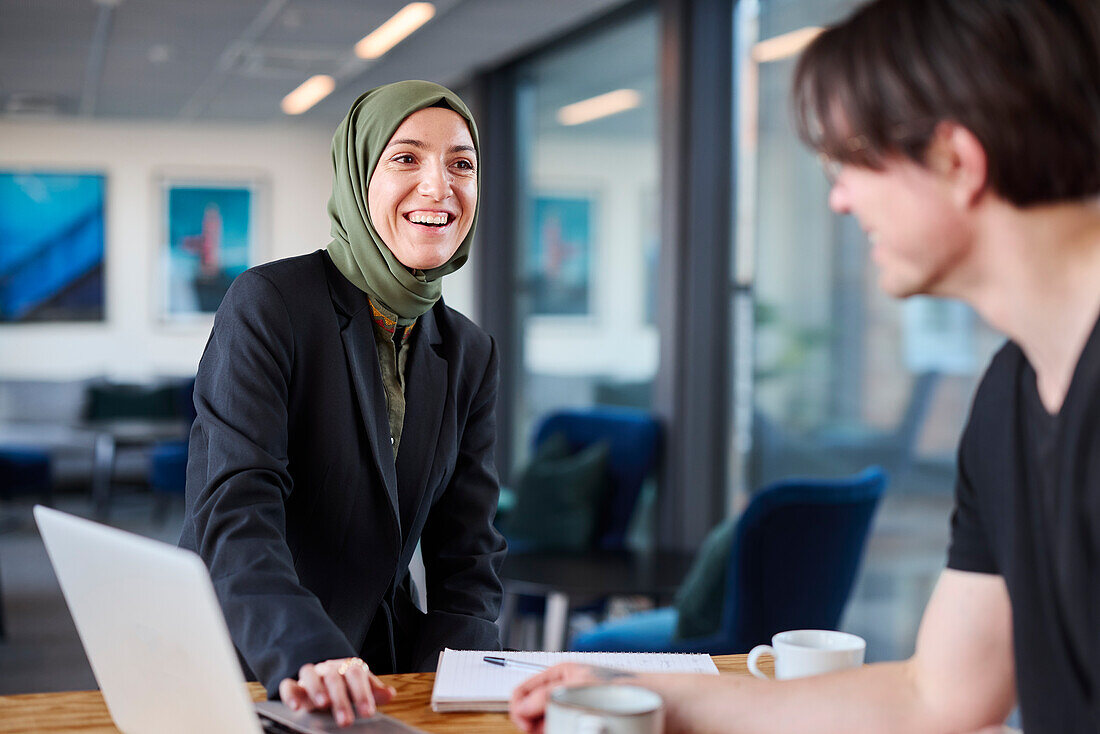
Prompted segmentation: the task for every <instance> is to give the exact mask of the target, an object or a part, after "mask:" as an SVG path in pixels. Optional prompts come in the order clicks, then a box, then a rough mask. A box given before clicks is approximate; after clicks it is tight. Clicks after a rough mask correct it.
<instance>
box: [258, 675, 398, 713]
mask: <svg viewBox="0 0 1100 734" xmlns="http://www.w3.org/2000/svg"><path fill="white" fill-rule="evenodd" d="M396 693H397V692H396V691H395V690H394V689H393V688H392V687H390V686H387V685H386V684H385V683H383V682H382V680H381V679H380V678H379V677H378V676H376V675H375V674H374V673H372V672H370V669H369V668H368V667H367V664H366V663H365V662H363V661H362V660H360V659H359V658H338V659H336V660H326V661H324V662H323V663H317V664H315V665H314V664H310V663H307V664H306V665H303V666H302V667H301V669H300V670H299V671H298V680H294V679H293V678H283V680H282V682H281V683H279V698H281V699H282V701H283V703H284V704H286V705H287V706H289V707H290V708H292V709H294V710H295V711H300V710H305V711H323V710H325V709H329V708H331V709H332V715H333V717H334V718H335V719H336V723H337V724H339V725H340V726H348V725H350V724H351V723H352V722H353V721H355V713H354V711H353V709H352V707H353V706H354V710H355V711H358V712H359V715H360V716H373V715H374V712H375V706H376V704H387V703H389V702H390V701H392V700H393V697H394V696H395V695H396Z"/></svg>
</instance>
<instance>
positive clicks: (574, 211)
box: [526, 194, 596, 316]
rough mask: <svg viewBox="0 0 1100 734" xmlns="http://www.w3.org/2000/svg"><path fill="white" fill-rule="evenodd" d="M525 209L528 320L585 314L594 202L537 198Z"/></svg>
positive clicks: (577, 197)
mask: <svg viewBox="0 0 1100 734" xmlns="http://www.w3.org/2000/svg"><path fill="white" fill-rule="evenodd" d="M531 205H532V209H531V220H530V222H531V225H530V226H531V231H530V233H529V236H528V238H527V242H528V243H529V248H530V249H529V251H528V252H527V259H526V262H527V283H528V287H529V293H530V296H531V301H530V303H531V315H534V316H587V315H589V314H590V313H591V312H592V306H593V304H592V287H591V286H592V261H593V252H592V244H593V243H592V228H593V222H594V221H595V220H594V216H595V208H596V206H595V201H594V198H593V197H590V196H580V195H571V196H556V195H547V194H540V195H537V196H535V197H534V200H533V201H532V202H531Z"/></svg>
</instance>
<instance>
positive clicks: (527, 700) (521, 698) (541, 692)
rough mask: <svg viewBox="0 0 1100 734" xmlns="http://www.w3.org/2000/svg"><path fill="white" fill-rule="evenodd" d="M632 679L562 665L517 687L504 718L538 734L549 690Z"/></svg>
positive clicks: (606, 670) (617, 673)
mask: <svg viewBox="0 0 1100 734" xmlns="http://www.w3.org/2000/svg"><path fill="white" fill-rule="evenodd" d="M633 678H635V675H634V674H633V673H627V672H624V671H621V670H612V669H610V668H601V667H598V666H595V665H581V664H579V663H562V664H560V665H555V666H554V667H552V668H549V669H547V670H544V671H543V672H541V673H539V674H537V675H534V676H532V677H530V678H528V679H527V680H525V681H524V682H523V683H521V684H519V686H517V687H516V689H515V690H514V691H513V692H512V700H511V702H510V703H509V704H508V715H509V716H511V718H512V723H513V724H515V725H516V726H517V727H519V728H520V729H521V730H523V731H525V732H528V733H529V734H530V733H531V732H534V733H535V734H542V726H543V717H544V716H545V715H546V703H547V702H548V701H549V700H550V691H552V690H554V689H555V688H557V687H558V686H575V685H580V684H582V683H609V682H616V683H626V682H629V680H630V679H633Z"/></svg>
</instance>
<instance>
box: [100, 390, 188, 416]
mask: <svg viewBox="0 0 1100 734" xmlns="http://www.w3.org/2000/svg"><path fill="white" fill-rule="evenodd" d="M178 398H179V388H178V387H176V386H171V385H161V386H155V387H148V386H145V385H115V384H102V385H99V384H96V385H90V386H89V387H88V394H87V400H88V402H87V404H86V406H85V417H86V418H87V419H88V420H118V419H139V418H140V419H159V418H176V417H179V415H180V411H179V404H178V403H179V399H178Z"/></svg>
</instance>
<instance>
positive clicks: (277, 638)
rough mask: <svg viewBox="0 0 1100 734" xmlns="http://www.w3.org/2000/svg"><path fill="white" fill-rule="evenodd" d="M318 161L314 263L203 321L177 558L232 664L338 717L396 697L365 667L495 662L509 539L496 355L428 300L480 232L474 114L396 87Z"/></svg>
mask: <svg viewBox="0 0 1100 734" xmlns="http://www.w3.org/2000/svg"><path fill="white" fill-rule="evenodd" d="M332 154H333V165H334V170H333V186H332V198H331V200H330V202H329V207H328V211H329V216H330V218H331V220H332V235H333V241H332V242H331V243H330V244H329V246H328V248H327V250H319V251H317V252H314V253H312V254H310V255H303V256H300V257H293V258H289V259H286V260H281V261H278V262H273V263H268V264H266V265H261V266H259V267H256V268H252V269H251V270H249V271H247V272H246V273H244V274H243V275H241V277H239V278H238V279H237V280H236V281H235V282H234V284H233V286H232V287H231V288H230V289H229V292H228V293H227V294H226V296H225V299H224V301H223V302H222V305H221V308H219V310H218V314H217V316H216V318H215V320H214V329H213V332H212V333H211V336H210V341H209V343H208V344H207V347H206V351H205V353H204V354H203V358H202V362H201V363H200V365H199V371H198V377H197V380H196V385H195V407H196V410H197V413H198V418H197V419H196V421H195V424H194V428H193V430H192V433H191V445H190V457H189V461H188V471H187V514H186V518H185V522H184V529H183V534H182V537H181V539H180V545H181V546H183V547H186V548H191V549H193V550H195V551H196V552H198V553H199V554H200V555H201V556H202V558H203V560H204V561H205V562H206V564H207V566H208V567H209V568H210V572H211V577H212V579H213V581H214V587H215V590H216V591H217V593H218V598H219V601H220V602H221V605H222V609H223V610H224V612H225V617H226V621H227V623H228V625H229V629H230V632H231V634H232V637H233V642H234V644H235V645H236V647H237V651H238V653H239V654H240V657H241V662H242V665H243V666H244V667H245V669H246V672H247V673H250V674H252V675H253V676H255V677H257V678H258V679H259V680H260V681H262V682H263V683H264V685H265V686H266V688H267V691H268V694H269V695H270V696H271V697H272V698H275V697H281V698H282V700H283V701H284V702H285V703H286V704H287V705H289V706H291V707H293V708H304V709H327V708H331V709H332V710H333V713H334V715H335V716H336V719H337V721H338V722H339V723H340V724H342V725H343V724H348V723H350V722H351V720H352V719H353V718H354V716H355V713H356V712H357V713H358V714H360V715H369V714H370V713H372V712H373V711H374V707H375V702H376V701H377V702H382V703H384V702H385V701H387V700H389V698H390V697H392V695H393V691H392V690H391V689H389V688H387V687H386V686H385V685H383V684H382V683H381V681H380V680H379V679H378V678H376V677H375V673H379V674H383V673H390V672H406V671H414V670H432V669H434V667H435V661H436V658H437V656H438V653H439V651H440V650H441V649H442V648H443V647H445V646H450V647H455V648H458V647H462V648H467V649H499V646H500V640H499V634H498V631H497V628H496V624H495V620H496V618H497V615H498V611H499V606H500V599H501V586H500V581H499V579H498V570H499V566H500V563H501V561H502V559H503V554H504V541H503V539H502V538H501V536H500V535H499V534H498V533H497V532H496V531H495V530H494V529H493V526H492V518H493V514H494V512H495V508H496V501H497V493H498V484H497V477H496V473H495V469H494V462H493V444H494V440H495V433H496V426H495V419H494V409H495V403H496V392H497V354H496V346H495V344H494V342H493V340H492V338H491V337H489V336H488V335H487V334H485V333H484V332H483V331H482V330H481V329H479V328H478V327H477V326H475V325H474V324H473V323H471V322H470V321H469V320H468V319H466V318H465V317H463V316H462V315H461V314H459V313H457V312H455V311H453V310H451V309H450V308H448V307H447V306H446V305H444V303H443V300H442V298H441V297H440V293H441V284H440V279H441V278H442V276H444V275H446V274H448V273H451V272H453V271H455V270H457V269H458V268H459V267H461V266H462V264H463V263H465V262H466V258H467V255H468V253H469V250H470V242H471V240H472V238H473V233H474V224H475V222H476V219H477V201H478V190H479V185H480V173H479V170H480V169H479V165H478V164H479V162H480V161H479V145H478V137H477V128H476V126H475V125H474V121H473V118H472V117H471V115H470V112H469V110H468V109H467V108H466V105H465V104H463V102H462V101H461V100H460V99H459V98H458V97H457V96H456V95H455V94H454V93H453V92H451V91H450V90H448V89H445V88H444V87H441V86H439V85H436V84H432V83H429V82H422V81H407V82H399V83H396V84H389V85H386V86H383V87H379V88H377V89H373V90H371V91H369V92H367V93H366V94H364V95H362V96H361V97H360V98H359V99H358V100H356V102H355V104H354V105H353V106H352V108H351V111H350V112H349V113H348V115H347V117H346V118H345V119H344V121H343V122H342V123H341V124H340V126H339V127H338V128H337V130H336V134H335V136H334V137H333V141H332ZM418 542H419V543H420V546H421V549H422V553H423V559H424V565H425V569H426V585H427V589H426V592H427V604H426V606H427V608H426V609H423V610H421V609H419V608H417V606H416V605H415V603H414V601H413V600H414V598H415V597H414V590H413V588H412V585H411V582H410V580H409V572H408V566H409V561H410V559H411V558H412V555H413V552H414V550H415V548H416V545H417V543H418Z"/></svg>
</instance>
